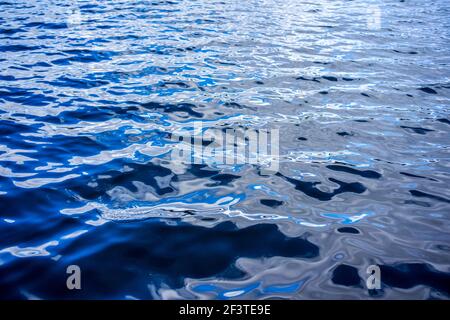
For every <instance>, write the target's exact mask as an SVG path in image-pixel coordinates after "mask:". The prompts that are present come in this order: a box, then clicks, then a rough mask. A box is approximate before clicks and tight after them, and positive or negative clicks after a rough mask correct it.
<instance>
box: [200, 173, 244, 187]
mask: <svg viewBox="0 0 450 320" xmlns="http://www.w3.org/2000/svg"><path fill="white" fill-rule="evenodd" d="M240 177H241V176H238V175H234V174H226V173H221V174H219V173H218V174H215V175H213V176H211V178H210V179H211V180H212V181H215V182H214V183H208V184H207V186H208V187H217V186H226V185H229V184H231V183H232V182H233V181H235V180H237V179H239V178H240Z"/></svg>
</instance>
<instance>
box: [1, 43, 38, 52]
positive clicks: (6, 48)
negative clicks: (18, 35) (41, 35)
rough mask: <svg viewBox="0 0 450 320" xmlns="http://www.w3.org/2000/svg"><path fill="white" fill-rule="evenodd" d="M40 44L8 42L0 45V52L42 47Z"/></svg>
mask: <svg viewBox="0 0 450 320" xmlns="http://www.w3.org/2000/svg"><path fill="white" fill-rule="evenodd" d="M42 48H44V47H42V46H26V45H23V44H10V45H6V46H0V52H21V51H33V50H38V49H42Z"/></svg>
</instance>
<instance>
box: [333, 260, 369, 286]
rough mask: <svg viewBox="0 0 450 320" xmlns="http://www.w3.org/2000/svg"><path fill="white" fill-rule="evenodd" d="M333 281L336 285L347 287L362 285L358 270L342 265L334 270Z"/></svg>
mask: <svg viewBox="0 0 450 320" xmlns="http://www.w3.org/2000/svg"><path fill="white" fill-rule="evenodd" d="M331 281H333V283H334V284H337V285H341V286H346V287H361V283H362V280H361V278H360V277H359V275H358V269H356V268H355V267H352V266H349V265H346V264H341V265H339V266H337V267H336V268H335V269H334V270H333V276H332V278H331Z"/></svg>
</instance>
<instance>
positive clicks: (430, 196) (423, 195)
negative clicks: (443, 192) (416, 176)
mask: <svg viewBox="0 0 450 320" xmlns="http://www.w3.org/2000/svg"><path fill="white" fill-rule="evenodd" d="M409 193H411V195H413V196H414V197H418V198H428V199H433V200H436V201H440V202H444V203H450V200H449V199H446V198H444V197H441V196H437V195H433V194H429V193H426V192H423V191H420V190H409Z"/></svg>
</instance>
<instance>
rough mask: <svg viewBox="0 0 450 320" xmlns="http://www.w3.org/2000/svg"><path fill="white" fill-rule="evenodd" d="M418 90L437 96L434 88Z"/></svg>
mask: <svg viewBox="0 0 450 320" xmlns="http://www.w3.org/2000/svg"><path fill="white" fill-rule="evenodd" d="M418 90H420V91H423V92H425V93H429V94H437V92H436V90H434V89H433V88H430V87H423V88H419V89H418Z"/></svg>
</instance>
